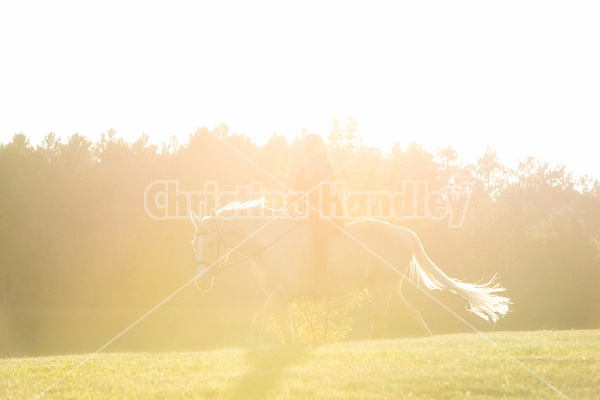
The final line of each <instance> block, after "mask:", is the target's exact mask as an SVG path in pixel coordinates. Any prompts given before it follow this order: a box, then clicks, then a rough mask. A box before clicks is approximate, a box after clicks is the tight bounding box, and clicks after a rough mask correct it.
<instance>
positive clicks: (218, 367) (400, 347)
mask: <svg viewBox="0 0 600 400" xmlns="http://www.w3.org/2000/svg"><path fill="white" fill-rule="evenodd" d="M489 337H490V338H491V339H492V340H494V341H495V342H496V343H498V344H499V345H500V346H502V347H503V348H504V349H505V350H506V351H508V352H509V353H510V354H512V355H514V356H515V357H516V358H518V359H519V360H520V361H522V362H523V363H524V364H525V365H527V366H528V367H529V368H531V369H532V370H533V371H535V372H536V373H537V374H539V375H540V376H541V377H543V378H544V379H546V380H547V381H549V382H550V383H551V384H552V385H554V386H555V387H556V388H557V389H558V390H560V391H561V392H562V393H564V394H565V395H566V396H567V397H568V398H571V399H598V398H600V331H598V330H594V331H559V332H553V331H539V332H498V333H491V334H489ZM88 356H89V355H85V354H83V355H65V356H52V357H33V358H12V359H2V360H0V398H2V399H28V398H33V397H35V396H36V395H37V394H39V393H40V392H42V391H43V390H44V389H45V388H46V387H48V386H49V385H50V384H52V383H53V382H55V381H56V380H57V379H59V378H60V377H62V376H63V375H64V374H66V373H67V372H68V371H69V370H70V369H71V368H73V367H74V366H76V365H77V364H79V363H80V362H81V361H83V360H85V359H86V358H87V357H88ZM42 398H46V399H134V398H143V399H170V398H172V399H202V398H204V399H264V398H269V399H314V398H324V399H383V398H389V399H404V398H406V399H408V398H411V399H463V398H473V399H552V398H561V397H560V396H559V395H558V394H557V393H555V392H554V391H552V390H551V389H550V388H548V386H546V385H545V384H544V383H543V382H541V381H540V380H539V379H538V378H536V377H535V376H533V375H532V374H531V373H529V372H527V371H526V370H525V369H524V368H523V367H521V366H519V365H518V364H517V363H516V362H515V361H514V360H511V359H510V358H509V357H507V356H506V355H505V354H503V353H502V352H501V351H499V350H498V349H496V348H495V347H493V346H492V345H490V344H489V342H487V341H486V340H485V339H484V338H482V337H480V336H478V335H476V334H458V335H441V336H435V337H428V338H417V339H391V340H371V341H358V342H341V343H333V344H324V345H312V346H310V345H295V346H283V345H279V346H269V347H265V348H263V349H259V350H253V349H245V348H234V349H221V350H211V351H204V352H171V353H104V354H98V355H96V356H95V357H93V358H92V359H90V360H89V361H88V362H86V363H85V364H84V365H83V366H81V367H80V368H79V369H77V370H76V371H74V372H73V373H72V374H71V375H69V376H68V377H66V378H65V379H64V380H63V381H62V382H60V383H59V384H57V385H56V386H54V387H53V388H52V389H50V390H48V392H46V393H45V394H44V396H43V397H42Z"/></svg>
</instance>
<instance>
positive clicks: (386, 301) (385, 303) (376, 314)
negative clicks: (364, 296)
mask: <svg viewBox="0 0 600 400" xmlns="http://www.w3.org/2000/svg"><path fill="white" fill-rule="evenodd" d="M371 292H372V293H373V324H372V325H371V339H375V338H378V337H381V336H382V335H383V333H385V331H386V329H387V319H388V309H389V306H390V298H391V296H392V291H391V290H390V289H387V288H385V289H383V288H380V289H376V288H375V289H372V290H371Z"/></svg>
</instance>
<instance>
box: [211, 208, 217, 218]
mask: <svg viewBox="0 0 600 400" xmlns="http://www.w3.org/2000/svg"><path fill="white" fill-rule="evenodd" d="M216 215H217V211H216V210H215V209H214V208H212V209H211V210H210V216H211V217H214V216H216Z"/></svg>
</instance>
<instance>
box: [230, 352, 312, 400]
mask: <svg viewBox="0 0 600 400" xmlns="http://www.w3.org/2000/svg"><path fill="white" fill-rule="evenodd" d="M310 349H311V346H309V345H291V346H289V345H288V346H285V345H278V346H273V347H269V348H264V349H251V350H248V352H247V353H246V360H247V364H248V370H247V371H246V373H245V374H244V375H243V376H241V377H240V378H239V379H238V380H237V381H234V382H233V383H232V385H231V386H230V388H229V389H228V390H226V391H225V393H224V395H225V396H224V398H227V399H264V398H266V397H270V396H269V393H270V392H273V391H276V390H278V389H279V386H280V384H281V377H282V375H283V372H284V371H285V370H286V369H288V368H289V367H291V366H293V365H296V364H299V363H300V362H302V360H304V359H305V358H306V357H307V356H308V354H309V353H310Z"/></svg>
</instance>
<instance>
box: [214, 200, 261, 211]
mask: <svg viewBox="0 0 600 400" xmlns="http://www.w3.org/2000/svg"><path fill="white" fill-rule="evenodd" d="M266 201H267V199H265V198H264V197H262V198H260V199H254V200H248V201H233V202H231V203H228V204H226V205H225V206H223V207H222V208H220V209H219V210H217V214H222V213H223V212H225V211H243V210H249V209H252V208H262V207H265V203H266Z"/></svg>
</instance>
